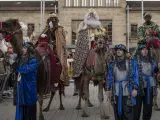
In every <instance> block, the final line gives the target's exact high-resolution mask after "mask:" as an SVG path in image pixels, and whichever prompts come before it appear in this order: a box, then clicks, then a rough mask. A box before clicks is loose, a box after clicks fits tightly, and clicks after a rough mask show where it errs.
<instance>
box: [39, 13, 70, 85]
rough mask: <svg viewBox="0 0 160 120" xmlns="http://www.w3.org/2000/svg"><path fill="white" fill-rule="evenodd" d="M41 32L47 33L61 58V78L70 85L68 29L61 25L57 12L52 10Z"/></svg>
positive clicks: (50, 43) (50, 44) (65, 83)
mask: <svg viewBox="0 0 160 120" xmlns="http://www.w3.org/2000/svg"><path fill="white" fill-rule="evenodd" d="M41 34H46V35H47V37H48V39H49V46H50V47H51V49H52V50H53V51H54V53H55V54H56V56H57V57H58V58H59V59H60V62H61V64H62V73H61V77H60V79H61V80H62V81H63V84H64V85H66V86H68V84H69V76H68V67H67V52H66V38H65V37H66V31H65V30H64V28H63V27H62V26H60V25H59V20H58V18H57V16H56V14H55V13H53V12H51V13H50V14H49V18H48V19H47V25H46V27H45V29H44V30H43V32H42V33H41Z"/></svg>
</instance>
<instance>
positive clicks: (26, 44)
mask: <svg viewBox="0 0 160 120" xmlns="http://www.w3.org/2000/svg"><path fill="white" fill-rule="evenodd" d="M23 46H24V47H26V48H27V51H28V54H29V55H30V57H31V56H33V55H35V47H34V45H33V43H31V42H23Z"/></svg>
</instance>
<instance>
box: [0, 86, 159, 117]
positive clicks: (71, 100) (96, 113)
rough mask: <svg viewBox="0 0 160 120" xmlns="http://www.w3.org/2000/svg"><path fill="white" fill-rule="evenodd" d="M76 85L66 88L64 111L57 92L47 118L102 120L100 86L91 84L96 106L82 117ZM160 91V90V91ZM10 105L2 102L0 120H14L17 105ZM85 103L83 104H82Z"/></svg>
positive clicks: (109, 110) (108, 111)
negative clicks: (98, 94)
mask: <svg viewBox="0 0 160 120" xmlns="http://www.w3.org/2000/svg"><path fill="white" fill-rule="evenodd" d="M73 90H74V86H73V83H70V86H69V87H67V88H66V90H65V94H66V96H65V97H63V105H64V107H65V110H64V111H60V110H59V109H58V108H59V95H58V93H56V95H55V97H54V99H53V102H52V104H51V109H50V111H49V112H46V113H44V115H45V120H101V119H100V109H99V102H98V99H97V92H98V87H93V85H92V84H90V96H91V97H90V99H91V102H92V103H93V104H94V107H92V108H89V112H90V117H88V118H82V117H81V110H76V109H75V108H76V105H77V103H78V96H72V95H73ZM159 92H160V91H159ZM105 97H106V96H105ZM158 100H159V102H158V103H160V95H159V96H158ZM6 101H7V102H8V105H5V103H4V102H2V103H0V120H14V115H15V107H14V106H13V105H12V100H11V99H10V100H9V99H8V100H6ZM47 102H48V98H47V99H45V100H44V107H45V106H46V105H47ZM104 103H106V104H105V106H106V112H107V113H108V115H109V116H110V117H111V119H110V120H114V119H113V111H112V107H111V106H110V105H109V104H108V103H107V102H106V99H105V100H104ZM82 105H83V104H82ZM152 120H160V112H157V111H154V110H153V117H152Z"/></svg>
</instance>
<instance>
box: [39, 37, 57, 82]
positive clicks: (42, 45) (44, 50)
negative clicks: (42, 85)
mask: <svg viewBox="0 0 160 120" xmlns="http://www.w3.org/2000/svg"><path fill="white" fill-rule="evenodd" d="M40 41H43V40H42V39H41V40H40ZM36 50H37V51H38V53H39V54H40V56H43V55H45V54H46V55H47V54H49V62H50V63H49V65H48V66H49V67H50V68H48V69H49V78H50V84H51V85H53V84H54V83H58V82H59V78H57V75H56V72H57V70H58V69H56V67H57V66H58V65H56V56H55V54H54V52H53V51H52V50H51V48H50V47H49V46H48V43H47V42H39V41H38V43H37V47H36ZM58 71H59V70H58Z"/></svg>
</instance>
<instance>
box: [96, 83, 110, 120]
mask: <svg viewBox="0 0 160 120" xmlns="http://www.w3.org/2000/svg"><path fill="white" fill-rule="evenodd" d="M98 100H99V102H100V113H101V117H102V118H104V119H109V116H107V115H106V112H105V107H104V105H103V100H104V95H103V82H101V83H100V84H99V85H98Z"/></svg>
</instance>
